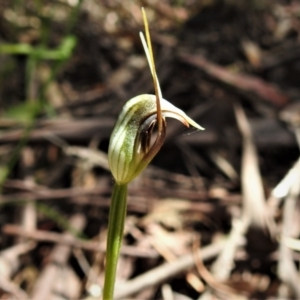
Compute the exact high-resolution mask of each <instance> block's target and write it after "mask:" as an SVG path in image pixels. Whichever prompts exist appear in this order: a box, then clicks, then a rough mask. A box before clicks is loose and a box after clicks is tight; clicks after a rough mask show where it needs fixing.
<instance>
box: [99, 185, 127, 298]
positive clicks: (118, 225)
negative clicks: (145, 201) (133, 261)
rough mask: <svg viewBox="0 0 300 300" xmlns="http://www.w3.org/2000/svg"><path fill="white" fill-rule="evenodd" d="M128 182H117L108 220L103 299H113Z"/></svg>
mask: <svg viewBox="0 0 300 300" xmlns="http://www.w3.org/2000/svg"><path fill="white" fill-rule="evenodd" d="M126 200H127V184H121V185H118V184H117V183H115V185H114V190H113V194H112V200H111V206H110V211H109V220H108V234H107V248H106V266H105V279H104V289H103V300H113V294H114V284H115V277H116V270H117V263H118V258H119V253H120V247H121V243H122V237H123V230H124V222H125V216H126V206H127V203H126Z"/></svg>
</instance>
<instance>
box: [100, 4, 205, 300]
mask: <svg viewBox="0 0 300 300" xmlns="http://www.w3.org/2000/svg"><path fill="white" fill-rule="evenodd" d="M142 13H143V19H144V24H145V32H146V39H147V41H146V40H145V38H144V35H143V34H142V33H140V36H141V40H142V44H143V46H144V50H145V53H146V57H147V60H148V63H149V67H150V71H151V74H152V78H153V84H154V90H155V95H139V96H137V97H134V98H132V99H130V100H129V101H128V102H127V103H126V104H125V105H124V107H123V110H122V111H121V113H120V115H119V118H118V120H117V122H116V124H115V127H114V129H113V132H112V135H111V138H110V143H109V148H108V162H109V166H110V169H111V172H112V174H113V177H114V179H115V184H114V189H113V194H112V201H111V206H110V210H109V211H110V212H109V221H108V233H107V248H106V266H105V280H104V287H103V300H112V299H113V295H114V284H115V277H116V269H117V262H118V257H119V253H120V247H121V243H122V236H123V229H124V223H125V217H126V205H127V202H126V199H127V186H128V183H129V182H130V181H132V180H133V179H134V178H135V177H136V176H137V175H139V174H140V173H141V172H142V171H143V170H144V168H145V167H146V166H147V165H148V164H149V163H150V161H151V160H152V159H153V158H154V156H155V155H156V154H157V152H158V151H159V150H160V148H161V146H162V145H163V143H164V140H165V136H166V127H167V124H166V117H171V118H175V119H177V120H179V121H180V122H182V123H183V124H184V125H185V126H187V127H189V126H193V127H195V128H197V129H199V130H200V129H203V128H202V127H201V126H200V125H198V124H197V123H196V122H194V121H193V120H192V119H191V118H189V117H188V116H187V115H186V114H185V113H184V112H183V111H182V110H180V109H179V108H177V107H175V106H174V105H173V104H171V103H170V102H168V101H167V100H165V99H163V98H162V93H161V90H160V86H159V81H158V78H157V75H156V70H155V64H154V58H153V52H152V48H151V40H150V33H149V28H148V22H147V18H146V13H145V11H144V9H142ZM154 128H157V132H156V139H155V141H154V142H153V143H152V142H151V140H152V138H151V137H152V135H153V130H154Z"/></svg>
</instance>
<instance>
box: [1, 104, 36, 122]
mask: <svg viewBox="0 0 300 300" xmlns="http://www.w3.org/2000/svg"><path fill="white" fill-rule="evenodd" d="M40 109H41V104H40V103H39V102H37V101H36V102H24V103H21V104H18V105H15V106H12V107H10V108H9V109H8V110H7V111H6V112H4V114H3V117H6V118H11V119H14V120H16V121H19V122H24V123H28V122H30V121H32V120H33V119H34V118H35V116H36V115H37V114H38V113H39V111H40Z"/></svg>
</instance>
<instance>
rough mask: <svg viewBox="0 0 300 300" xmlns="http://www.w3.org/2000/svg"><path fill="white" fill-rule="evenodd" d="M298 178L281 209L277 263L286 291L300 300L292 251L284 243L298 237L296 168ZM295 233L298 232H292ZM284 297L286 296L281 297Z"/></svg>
mask: <svg viewBox="0 0 300 300" xmlns="http://www.w3.org/2000/svg"><path fill="white" fill-rule="evenodd" d="M297 171H298V176H297V177H296V178H297V179H298V180H294V182H292V185H291V186H290V190H289V194H288V196H287V197H286V199H285V202H284V208H283V224H282V239H283V241H282V242H281V243H280V247H279V261H278V276H279V278H280V279H281V280H282V281H283V282H284V283H285V284H286V285H287V286H288V289H289V290H290V291H292V293H293V294H294V295H295V296H296V297H297V299H299V298H300V286H299V274H298V271H297V268H296V265H295V263H294V259H293V251H292V249H291V248H290V247H289V246H288V245H287V243H286V242H284V240H285V238H290V237H291V236H292V235H293V234H296V235H297V236H298V235H299V230H300V228H299V226H297V225H298V224H296V223H295V222H297V218H296V214H297V215H298V218H299V213H300V212H299V206H298V205H297V202H298V197H299V194H300V183H299V177H300V172H299V168H297ZM295 229H296V231H298V232H296V233H295V232H294V231H295ZM281 296H284V297H286V296H287V295H281Z"/></svg>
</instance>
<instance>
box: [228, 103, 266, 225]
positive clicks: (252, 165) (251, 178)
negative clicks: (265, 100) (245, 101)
mask: <svg viewBox="0 0 300 300" xmlns="http://www.w3.org/2000/svg"><path fill="white" fill-rule="evenodd" d="M234 110H235V115H236V120H237V124H238V127H239V130H240V132H241V134H242V138H243V154H242V170H241V180H242V194H243V217H244V218H245V219H248V220H249V225H250V226H254V227H259V228H261V229H262V230H263V229H265V228H266V226H268V225H269V223H270V222H269V221H268V216H267V209H266V200H265V195H264V189H263V183H262V178H261V174H260V171H259V162H258V156H257V152H256V148H255V145H254V142H253V139H252V133H251V128H250V125H249V122H248V120H247V118H246V115H245V113H244V111H243V109H242V107H241V106H240V105H239V104H235V106H234Z"/></svg>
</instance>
